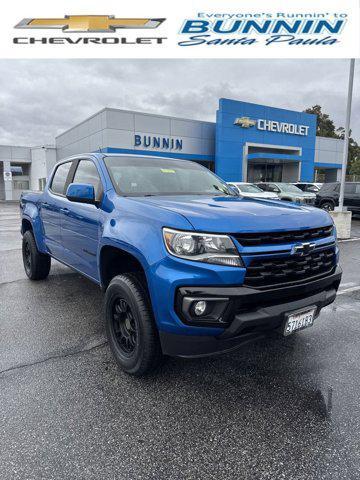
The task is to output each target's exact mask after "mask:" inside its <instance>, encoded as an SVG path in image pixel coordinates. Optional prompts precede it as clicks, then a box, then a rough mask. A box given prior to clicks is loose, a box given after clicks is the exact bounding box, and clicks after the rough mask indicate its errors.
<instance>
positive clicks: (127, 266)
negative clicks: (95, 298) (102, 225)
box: [99, 244, 149, 291]
mask: <svg viewBox="0 0 360 480" xmlns="http://www.w3.org/2000/svg"><path fill="white" fill-rule="evenodd" d="M125 273H131V274H134V276H136V277H137V278H138V280H140V281H141V283H142V284H143V286H144V287H145V288H146V290H147V291H148V290H149V288H148V279H147V275H146V266H145V265H144V260H143V259H140V258H139V257H138V256H137V255H135V254H134V252H132V251H130V250H128V249H126V248H124V247H123V246H121V245H114V244H106V245H103V246H102V247H101V249H100V252H99V278H100V285H101V288H102V289H103V290H106V288H107V287H108V285H109V283H110V282H111V280H112V279H113V278H114V277H115V276H116V275H121V274H125Z"/></svg>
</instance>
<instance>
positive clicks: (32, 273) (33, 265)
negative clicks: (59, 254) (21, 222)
mask: <svg viewBox="0 0 360 480" xmlns="http://www.w3.org/2000/svg"><path fill="white" fill-rule="evenodd" d="M22 256H23V263H24V269H25V273H26V275H27V276H28V277H29V278H30V280H44V278H46V277H47V276H48V275H49V272H50V267H51V257H50V256H49V255H46V254H44V253H41V252H39V250H38V248H37V246H36V242H35V238H34V235H33V233H32V232H31V231H30V230H27V231H26V232H25V233H24V236H23V240H22Z"/></svg>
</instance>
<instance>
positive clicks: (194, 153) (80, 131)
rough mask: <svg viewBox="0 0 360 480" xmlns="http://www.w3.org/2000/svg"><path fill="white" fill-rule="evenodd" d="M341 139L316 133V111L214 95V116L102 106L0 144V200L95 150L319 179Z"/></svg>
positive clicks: (280, 177) (256, 175)
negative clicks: (66, 123)
mask: <svg viewBox="0 0 360 480" xmlns="http://www.w3.org/2000/svg"><path fill="white" fill-rule="evenodd" d="M343 143H344V142H343V140H339V139H333V138H324V137H318V136H316V115H311V114H308V113H303V112H296V111H293V110H285V109H281V108H274V107H269V106H265V105H258V104H254V103H248V102H242V101H237V100H231V99H224V98H223V99H220V100H219V108H218V110H217V112H216V122H215V123H213V122H203V121H198V120H191V119H184V118H177V117H170V116H163V115H153V114H148V113H142V112H134V111H128V110H119V109H113V108H104V109H103V110H101V111H100V112H98V113H95V114H94V115H92V116H91V117H89V118H88V119H86V120H84V121H83V122H81V123H80V124H78V125H75V126H74V127H72V128H70V129H69V130H67V131H66V132H64V133H62V134H61V135H59V136H58V137H57V138H56V139H55V145H53V146H49V145H44V146H38V147H24V146H21V147H20V146H0V174H1V177H0V200H16V199H18V198H19V195H20V192H21V191H22V190H26V189H32V190H39V189H40V190H41V189H43V188H44V185H45V181H46V178H47V176H48V175H49V173H50V171H51V169H52V168H53V166H54V164H55V163H56V161H58V160H61V159H62V158H65V157H67V156H70V155H74V154H79V153H86V152H96V151H102V152H106V153H123V154H134V153H137V154H141V155H146V156H149V158H151V156H154V155H156V156H163V157H171V158H182V159H184V160H192V161H195V162H199V163H201V164H202V165H205V166H206V167H208V168H210V169H211V170H213V171H214V172H215V173H217V174H218V175H219V176H220V177H222V178H223V179H225V180H227V181H248V182H258V181H276V182H296V181H299V180H301V181H309V182H311V181H313V180H314V178H315V175H316V173H317V172H321V173H322V175H323V178H324V180H325V181H326V182H331V181H336V180H338V179H339V178H340V174H341V159H342V152H343Z"/></svg>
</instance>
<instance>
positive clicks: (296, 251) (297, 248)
mask: <svg viewBox="0 0 360 480" xmlns="http://www.w3.org/2000/svg"><path fill="white" fill-rule="evenodd" d="M315 247H316V243H310V242H306V243H299V244H298V245H294V246H293V247H292V249H291V255H300V256H301V257H303V256H304V255H307V254H308V253H310V252H312V251H313V250H314V249H315Z"/></svg>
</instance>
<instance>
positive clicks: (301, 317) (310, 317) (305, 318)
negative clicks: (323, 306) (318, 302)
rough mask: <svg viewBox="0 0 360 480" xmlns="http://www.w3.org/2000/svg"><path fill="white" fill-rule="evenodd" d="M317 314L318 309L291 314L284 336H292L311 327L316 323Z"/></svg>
mask: <svg viewBox="0 0 360 480" xmlns="http://www.w3.org/2000/svg"><path fill="white" fill-rule="evenodd" d="M315 313H316V307H310V308H307V309H306V310H302V311H297V312H293V313H290V314H289V315H288V317H287V319H286V322H285V327H284V332H283V333H284V335H285V336H287V335H291V334H292V333H294V332H296V331H298V330H303V329H304V328H308V327H311V326H312V324H313V323H314V318H315Z"/></svg>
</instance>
